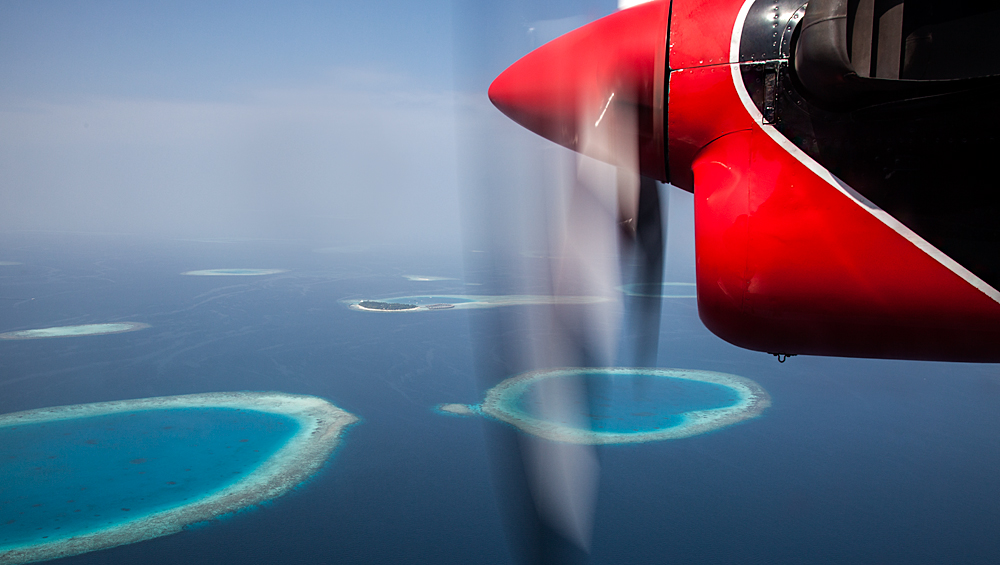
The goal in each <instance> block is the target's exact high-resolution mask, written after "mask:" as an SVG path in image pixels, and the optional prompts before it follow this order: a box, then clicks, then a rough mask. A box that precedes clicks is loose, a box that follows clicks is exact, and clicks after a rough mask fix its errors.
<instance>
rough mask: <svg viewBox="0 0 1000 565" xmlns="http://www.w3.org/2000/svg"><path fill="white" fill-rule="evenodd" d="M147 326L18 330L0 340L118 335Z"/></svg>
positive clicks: (119, 325) (1, 335)
mask: <svg viewBox="0 0 1000 565" xmlns="http://www.w3.org/2000/svg"><path fill="white" fill-rule="evenodd" d="M148 327H149V324H143V323H141V322H114V323H110V324H84V325H81V326H55V327H52V328H40V329H37V330H19V331H16V332H6V333H2V334H0V339H42V338H47V337H80V336H85V335H106V334H120V333H125V332H134V331H137V330H144V329H146V328H148Z"/></svg>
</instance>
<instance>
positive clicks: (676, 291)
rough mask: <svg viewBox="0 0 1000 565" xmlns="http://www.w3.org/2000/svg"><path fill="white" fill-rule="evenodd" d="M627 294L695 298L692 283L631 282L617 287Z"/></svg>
mask: <svg viewBox="0 0 1000 565" xmlns="http://www.w3.org/2000/svg"><path fill="white" fill-rule="evenodd" d="M617 288H618V290H619V291H621V292H622V293H624V294H627V295H628V296H647V297H650V298H657V297H659V298H697V297H698V294H697V292H696V291H695V285H694V283H682V282H665V283H632V284H623V285H622V286H619V287H617Z"/></svg>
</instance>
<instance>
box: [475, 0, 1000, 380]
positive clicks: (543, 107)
mask: <svg viewBox="0 0 1000 565" xmlns="http://www.w3.org/2000/svg"><path fill="white" fill-rule="evenodd" d="M753 4H754V0H717V1H712V2H707V1H705V0H673V2H672V3H670V2H667V1H666V0H659V1H655V2H651V3H649V4H645V5H641V6H638V7H635V8H630V9H628V10H624V11H622V12H618V13H615V14H612V15H611V16H608V17H606V18H603V19H600V20H597V21H595V22H593V23H591V24H589V25H587V26H584V27H582V28H580V29H577V30H575V31H573V32H570V33H569V34H567V35H565V36H563V37H560V38H558V39H556V40H554V41H552V42H550V43H548V44H546V45H543V46H542V47H541V48H539V49H537V50H535V51H534V52H532V53H530V54H528V55H527V56H525V57H524V58H523V59H521V60H520V61H518V62H516V63H515V64H514V65H512V66H511V67H510V68H509V69H507V70H506V71H504V73H503V74H501V75H500V76H499V77H498V78H497V79H496V81H495V82H494V83H493V85H492V86H491V88H490V93H489V94H490V98H491V100H492V101H493V102H494V104H495V105H496V106H497V107H498V108H499V109H500V110H501V111H503V112H504V113H505V114H507V115H508V116H510V117H511V118H512V119H514V120H515V121H517V122H518V123H520V124H522V125H524V126H525V127H527V128H528V129H531V130H532V131H534V132H536V133H539V134H540V135H543V136H545V137H547V138H549V139H551V140H553V141H555V142H557V143H559V144H561V145H564V146H566V147H569V148H571V149H575V150H579V151H581V152H583V153H585V154H586V153H588V149H587V147H585V146H583V145H582V144H581V142H580V140H581V139H583V138H584V137H585V136H586V135H590V134H592V133H593V132H592V131H591V130H596V129H599V128H601V127H605V128H621V127H623V125H622V124H621V123H618V122H620V121H621V119H624V118H621V119H619V120H618V122H616V118H615V116H628V117H630V118H629V119H631V116H635V117H636V118H635V119H636V120H637V124H636V126H635V127H636V129H635V131H636V134H635V135H636V136H637V143H638V155H639V168H640V171H641V172H642V173H643V174H645V175H646V176H650V177H652V178H656V179H658V180H661V181H666V182H670V183H672V184H674V185H675V186H678V187H680V188H683V189H685V190H689V191H693V192H694V197H695V232H696V234H695V237H696V250H697V289H698V308H699V313H700V315H701V318H702V320H703V321H704V323H705V325H706V326H707V327H708V328H709V329H710V330H711V331H712V332H714V333H715V334H716V335H718V336H720V337H722V338H723V339H725V340H727V341H729V342H731V343H733V344H736V345H738V346H741V347H745V348H748V349H754V350H759V351H765V352H769V353H780V354H815V355H838V356H852V357H882V358H906V359H937V360H965V361H1000V293H998V292H997V290H996V289H995V288H994V287H993V286H991V285H989V284H987V283H986V282H984V281H983V280H982V279H981V278H979V277H978V276H977V275H975V274H973V273H972V272H971V271H970V270H969V269H967V268H966V267H964V266H963V265H962V264H959V263H958V262H957V261H955V260H954V259H953V258H952V257H950V256H949V255H947V254H945V253H944V252H942V251H941V250H939V249H938V248H936V247H935V246H933V245H931V244H930V243H928V242H927V241H926V240H925V239H923V238H922V237H921V236H920V235H918V234H917V233H915V232H914V231H912V230H911V229H910V228H908V227H907V226H906V225H904V224H903V223H902V222H901V221H899V220H898V219H897V218H895V217H893V216H892V215H890V214H889V213H888V212H886V211H885V210H883V209H881V208H879V207H878V206H876V205H874V204H872V203H871V202H869V201H868V200H867V199H866V198H865V197H863V196H861V194H859V193H858V191H856V190H855V189H854V188H852V187H851V186H848V185H847V184H846V183H845V182H843V181H841V180H840V179H838V178H837V177H835V176H834V175H833V174H832V173H831V172H830V171H829V170H827V169H826V168H824V167H823V166H822V165H820V164H819V163H818V162H817V161H816V160H814V159H813V158H812V157H810V156H809V155H808V154H807V153H806V152H805V151H803V150H802V149H801V148H800V147H798V146H796V145H795V144H794V143H793V142H792V141H791V140H789V139H787V138H786V137H785V136H784V135H783V134H782V133H781V132H780V131H779V130H778V129H777V128H776V127H775V126H774V125H772V124H771V123H769V122H768V120H766V119H765V117H764V115H763V114H762V112H761V110H760V107H761V102H760V101H759V100H756V101H755V100H754V99H753V96H752V95H751V93H750V92H748V90H747V88H746V85H745V80H746V79H745V77H744V76H743V74H742V73H743V71H744V70H745V69H747V68H749V67H748V65H757V67H754V68H764V67H763V66H762V65H766V64H767V63H768V62H770V61H772V60H774V56H773V54H772V55H769V54H767V53H761V54H760V55H759V56H756V55H752V56H747V54H746V53H742V54H741V51H740V48H741V44H746V41H745V40H746V38H744V37H742V35H743V34H744V33H745V32H744V29H745V28H746V26H745V23H746V22H745V20H746V18H747V14H748V13H750V11H751V8H752V6H753ZM671 10H672V13H671ZM801 13H802V9H800V10H799V11H798V12H795V11H794V10H788V11H786V12H785V13H778V12H775V14H774V25H773V26H770V25H768V26H767V30H768V31H767V32H768V33H772V36H773V37H774V38H776V39H774V43H775V45H776V48H785V49H787V45H778V44H779V43H781V42H784V43H787V42H788V38H789V34H790V33H791V31H792V30H794V26H795V25H796V24H797V23H798V22H797V20H798V18H800V16H801ZM772 27H773V30H774V31H771V28H772ZM764 39H765V43H768V42H770V40H771V36H769V37H765V38H764ZM779 62H780V59H779ZM618 105H624V107H625V108H626V109H628V110H629V112H625V111H618V110H621V108H622V106H618ZM602 118H603V119H602ZM591 155H592V156H594V157H597V158H600V159H604V160H608V161H609V162H612V163H614V162H615V161H614V159H613V158H609V157H608V155H606V154H593V153H591Z"/></svg>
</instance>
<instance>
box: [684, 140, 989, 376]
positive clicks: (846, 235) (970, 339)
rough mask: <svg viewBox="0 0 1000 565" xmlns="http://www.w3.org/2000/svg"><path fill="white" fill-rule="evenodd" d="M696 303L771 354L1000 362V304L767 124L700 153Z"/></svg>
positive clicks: (705, 316)
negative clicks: (795, 151) (793, 150)
mask: <svg viewBox="0 0 1000 565" xmlns="http://www.w3.org/2000/svg"><path fill="white" fill-rule="evenodd" d="M693 169H694V177H695V233H696V248H697V279H698V307H699V313H700V315H701V317H702V320H703V321H704V323H705V325H706V326H707V327H708V328H709V329H711V330H712V332H713V333H715V334H716V335H718V336H720V337H722V338H723V339H726V340H727V341H729V342H731V343H734V344H736V345H739V346H740V347H745V348H748V349H756V350H759V351H766V352H771V353H805V354H813V355H836V356H852V357H881V358H905V359H937V360H956V361H1000V347H998V344H1000V304H998V303H997V302H995V301H994V300H993V299H991V298H990V297H988V296H987V295H985V294H984V293H983V292H981V291H980V290H978V289H977V288H975V287H973V286H972V285H970V284H969V283H968V282H966V281H965V280H963V279H962V278H961V277H959V276H958V275H957V274H955V273H954V272H952V271H951V270H949V269H948V268H947V267H945V266H944V265H943V264H941V263H940V262H938V261H937V260H936V259H934V258H933V257H931V256H930V255H928V254H927V253H925V252H923V251H922V250H921V249H919V248H918V247H917V246H916V245H914V244H913V243H912V242H910V241H908V240H907V239H905V238H904V237H903V236H902V235H900V234H899V233H897V232H896V231H894V230H893V229H892V228H890V227H889V226H888V225H886V224H884V223H883V222H881V221H880V220H879V219H878V218H876V217H875V216H873V215H872V214H870V213H869V212H868V211H866V210H864V209H863V208H862V207H861V206H859V205H858V204H857V203H856V202H854V201H853V200H852V199H851V198H850V197H848V196H847V195H846V194H844V193H842V192H840V191H839V190H837V189H836V188H834V187H833V186H831V185H830V184H829V183H827V182H826V181H825V180H823V179H822V178H820V177H819V176H818V175H816V174H815V173H814V172H812V171H811V170H809V169H808V168H807V167H806V166H805V165H804V164H802V163H801V162H799V161H798V160H797V159H795V158H794V157H793V156H792V155H790V154H789V153H788V151H786V150H785V149H784V148H783V147H781V146H780V145H778V144H777V143H776V142H775V141H774V140H773V139H772V138H771V137H770V136H768V135H767V134H766V133H765V132H764V131H763V130H762V128H761V127H760V126H755V127H754V129H753V131H752V132H747V131H741V132H737V133H733V134H730V135H727V136H724V137H722V138H720V139H718V140H716V141H714V142H712V143H710V144H709V145H708V146H707V147H706V148H705V149H704V150H702V151H701V152H700V153H699V154H698V156H697V157H696V159H695V161H694V165H693Z"/></svg>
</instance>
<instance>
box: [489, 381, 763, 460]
mask: <svg viewBox="0 0 1000 565" xmlns="http://www.w3.org/2000/svg"><path fill="white" fill-rule="evenodd" d="M595 372H598V373H600V374H602V375H622V376H631V375H643V376H659V377H668V378H675V379H687V380H692V381H701V382H706V383H715V384H719V385H722V386H725V387H728V388H731V389H733V390H734V391H736V393H737V396H738V397H739V400H738V401H737V402H736V404H733V405H731V406H724V407H720V408H713V409H710V410H697V411H692V412H685V413H683V415H682V416H683V421H682V422H681V423H680V424H678V425H676V426H672V427H669V428H664V429H660V430H653V431H648V432H628V433H624V432H604V431H594V430H584V429H579V428H574V427H570V426H566V425H564V424H560V423H556V422H550V421H546V420H540V419H538V418H535V417H533V416H531V415H530V414H525V413H524V412H521V411H519V410H516V409H514V406H515V405H516V402H515V401H516V400H517V399H518V398H519V397H520V396H521V395H522V394H524V393H525V392H526V391H527V388H528V386H530V385H531V384H532V383H533V382H534V381H536V380H538V379H548V378H553V377H566V376H572V375H580V374H586V373H595ZM770 405H771V397H770V396H768V394H767V391H765V390H764V389H763V388H762V387H761V386H760V385H759V384H757V383H755V382H754V381H752V380H750V379H747V378H744V377H739V376H736V375H730V374H726V373H715V372H712V371H697V370H690V369H626V368H599V369H573V368H564V369H549V370H544V371H532V372H529V373H523V374H520V375H517V376H515V377H511V378H509V379H507V380H505V381H503V382H501V383H500V384H498V385H496V386H494V387H493V388H491V389H490V390H489V391H488V392H487V393H486V400H484V401H483V403H482V404H481V405H480V406H479V408H480V410H482V412H483V413H484V414H487V415H489V416H492V417H493V418H496V419H497V420H500V421H502V422H506V423H508V424H510V425H512V426H514V427H516V428H518V429H519V430H521V431H523V432H527V433H529V434H531V435H534V436H538V437H541V438H545V439H549V440H553V441H559V442H563V443H579V444H589V445H604V444H616V443H644V442H647V441H662V440H669V439H680V438H685V437H691V436H695V435H698V434H703V433H706V432H710V431H713V430H717V429H719V428H723V427H725V426H729V425H732V424H735V423H736V422H740V421H742V420H748V419H750V418H756V417H757V416H759V415H760V414H761V413H762V412H763V411H764V409H766V408H767V407H768V406H770Z"/></svg>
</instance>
